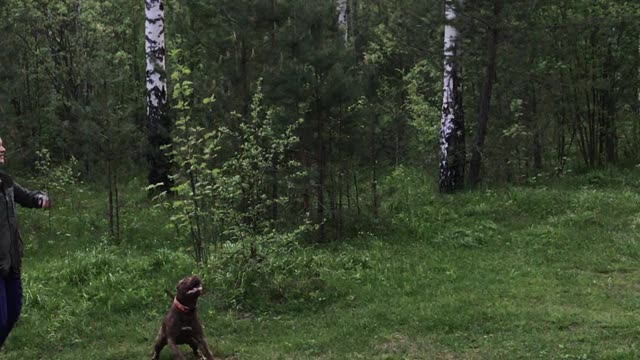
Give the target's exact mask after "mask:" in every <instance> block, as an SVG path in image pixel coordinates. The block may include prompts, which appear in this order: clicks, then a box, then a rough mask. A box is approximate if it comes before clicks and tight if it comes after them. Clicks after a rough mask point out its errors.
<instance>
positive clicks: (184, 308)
mask: <svg viewBox="0 0 640 360" xmlns="http://www.w3.org/2000/svg"><path fill="white" fill-rule="evenodd" d="M173 307H175V308H176V309H178V310H180V311H182V312H183V313H188V312H192V311H193V310H195V308H193V309H191V308H189V307H187V306H184V305H182V304H180V301H178V298H175V297H174V298H173Z"/></svg>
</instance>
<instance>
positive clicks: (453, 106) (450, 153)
mask: <svg viewBox="0 0 640 360" xmlns="http://www.w3.org/2000/svg"><path fill="white" fill-rule="evenodd" d="M444 4H445V15H446V18H447V25H445V29H444V89H443V93H444V94H443V99H442V122H441V128H440V180H439V185H440V191H441V192H453V191H456V190H459V189H462V188H463V187H464V167H465V157H466V153H465V138H464V137H465V129H464V111H463V107H462V78H461V74H460V66H459V63H458V59H457V57H456V55H457V54H458V41H459V39H458V38H459V34H458V30H457V29H456V27H455V25H454V24H453V22H454V21H455V19H456V11H455V7H454V0H445V2H444ZM459 4H462V1H460V2H459Z"/></svg>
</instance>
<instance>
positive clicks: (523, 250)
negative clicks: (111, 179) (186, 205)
mask: <svg viewBox="0 0 640 360" xmlns="http://www.w3.org/2000/svg"><path fill="white" fill-rule="evenodd" d="M400 185H402V184H400ZM412 186H413V187H412ZM419 186H420V184H419V182H416V183H414V184H413V185H406V184H405V185H403V186H400V187H399V189H401V190H399V192H398V193H397V194H396V195H394V197H392V199H390V200H389V201H387V202H386V203H385V205H384V206H383V209H382V212H381V213H382V214H386V215H384V216H386V217H387V219H386V220H387V221H385V224H386V225H384V226H385V227H387V229H386V230H387V231H380V232H377V234H372V233H366V232H360V233H359V234H358V235H357V236H354V238H353V239H350V240H342V241H338V242H335V243H334V244H332V245H330V246H327V247H324V248H322V249H318V251H321V252H325V253H328V254H330V255H332V256H333V257H334V258H336V259H348V261H347V260H345V261H335V262H333V263H329V264H327V268H326V269H325V271H324V273H323V274H322V277H323V278H324V279H325V280H326V281H327V283H328V285H329V286H330V287H331V288H333V289H336V291H335V295H334V296H332V297H331V298H330V299H327V300H326V304H325V305H323V306H312V307H310V308H309V309H304V307H303V308H300V307H297V308H296V309H295V310H293V309H287V308H286V307H285V308H283V309H277V310H275V311H261V312H257V313H239V312H237V311H233V310H220V308H219V307H216V306H215V304H214V300H213V297H212V296H211V295H210V294H207V293H205V294H204V295H203V297H202V299H201V302H200V305H199V308H200V317H201V319H202V321H203V323H204V324H205V327H206V329H205V332H206V334H207V337H208V340H209V344H210V346H211V348H212V349H213V350H214V353H215V354H216V356H217V357H218V358H222V359H638V358H640V343H639V342H638V339H640V311H639V310H640V193H639V192H638V188H640V175H638V174H628V175H625V176H619V177H616V178H609V177H608V175H602V174H600V175H598V174H596V175H588V176H581V177H572V178H568V179H564V180H560V181H554V182H553V184H551V183H547V184H537V185H529V186H521V187H500V188H494V189H483V190H478V191H474V192H466V193H461V194H456V195H453V196H441V195H437V194H435V193H434V192H433V191H432V190H430V189H428V188H427V189H424V190H421V189H419ZM131 188H135V187H131ZM123 192H124V194H125V195H128V197H124V196H123V197H122V198H123V199H126V201H125V202H124V203H123V209H124V210H123V215H122V220H121V221H122V224H123V228H125V229H126V231H127V239H145V240H144V241H140V242H135V243H134V241H133V240H127V241H123V243H122V244H119V245H110V244H108V241H107V240H105V237H104V236H100V235H96V234H102V233H103V232H104V229H105V221H106V220H105V206H104V205H103V203H104V202H105V201H104V200H103V199H98V198H97V196H96V194H95V193H93V192H91V191H89V190H85V192H84V193H74V194H66V195H64V199H59V201H58V203H57V206H58V209H57V210H54V211H53V212H52V213H51V215H47V214H46V213H45V214H43V213H42V212H34V211H30V210H20V216H21V217H22V218H21V222H22V224H21V225H22V228H23V233H24V234H23V235H24V238H25V242H26V243H27V249H26V254H27V256H26V258H25V264H24V269H23V274H24V275H23V278H24V295H25V306H24V309H23V316H22V318H21V320H20V322H19V323H18V325H17V328H16V329H15V330H14V331H13V332H12V334H11V336H10V337H9V339H8V341H7V343H6V345H5V348H4V349H2V351H0V358H2V359H7V360H18V359H20V360H24V359H56V360H72V359H78V360H80V359H81V360H86V359H148V358H150V354H151V349H152V346H153V340H154V337H155V335H156V333H157V330H158V327H159V324H160V320H161V318H162V316H163V314H164V312H165V311H166V310H167V309H168V307H169V305H170V299H168V297H167V295H165V294H164V289H165V288H171V287H172V286H173V284H175V282H176V281H177V280H178V279H179V277H181V276H182V275H181V272H184V271H189V269H190V268H189V266H191V265H188V264H187V265H185V267H183V268H181V269H172V268H171V264H174V262H173V260H171V259H172V256H173V255H172V251H173V250H165V249H164V248H163V246H164V245H163V244H165V243H166V242H167V241H170V239H171V236H172V235H171V234H172V232H171V231H170V230H164V228H163V226H162V225H160V224H159V220H155V222H153V221H150V220H148V219H152V218H153V217H154V216H155V217H159V216H160V215H159V214H160V213H159V212H158V210H153V209H151V208H150V206H149V205H148V204H147V203H146V202H145V200H144V195H133V194H132V193H131V192H132V190H129V192H127V191H123ZM414 192H415V193H414ZM62 196H63V195H59V197H62ZM100 197H102V195H100ZM96 236H97V237H98V239H97V238H96ZM174 240H175V239H174ZM166 264H169V265H168V266H165V265H166ZM346 264H348V266H347V265H346ZM194 271H197V269H195V270H194ZM141 283H142V284H148V285H147V286H140V284H141ZM205 289H206V281H205ZM183 350H184V351H185V353H187V349H186V348H183ZM161 358H162V359H171V358H172V356H171V355H170V354H169V351H168V349H165V350H164V351H163V353H162V357H161ZM188 358H189V357H188Z"/></svg>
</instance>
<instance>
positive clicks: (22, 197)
mask: <svg viewBox="0 0 640 360" xmlns="http://www.w3.org/2000/svg"><path fill="white" fill-rule="evenodd" d="M13 196H14V198H15V199H16V202H17V203H18V204H20V205H22V206H24V207H27V208H42V209H49V208H50V207H51V200H50V199H49V196H48V195H47V194H46V193H44V192H42V191H29V190H27V189H25V188H23V187H22V186H20V185H19V184H17V183H14V184H13Z"/></svg>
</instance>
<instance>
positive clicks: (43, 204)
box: [38, 194, 51, 209]
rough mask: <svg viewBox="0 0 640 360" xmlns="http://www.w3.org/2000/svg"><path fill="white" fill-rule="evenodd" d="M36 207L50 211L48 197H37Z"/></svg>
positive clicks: (43, 195) (44, 195)
mask: <svg viewBox="0 0 640 360" xmlns="http://www.w3.org/2000/svg"><path fill="white" fill-rule="evenodd" d="M38 206H39V207H40V208H42V209H50V208H51V199H49V196H48V195H46V194H42V195H40V196H38Z"/></svg>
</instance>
